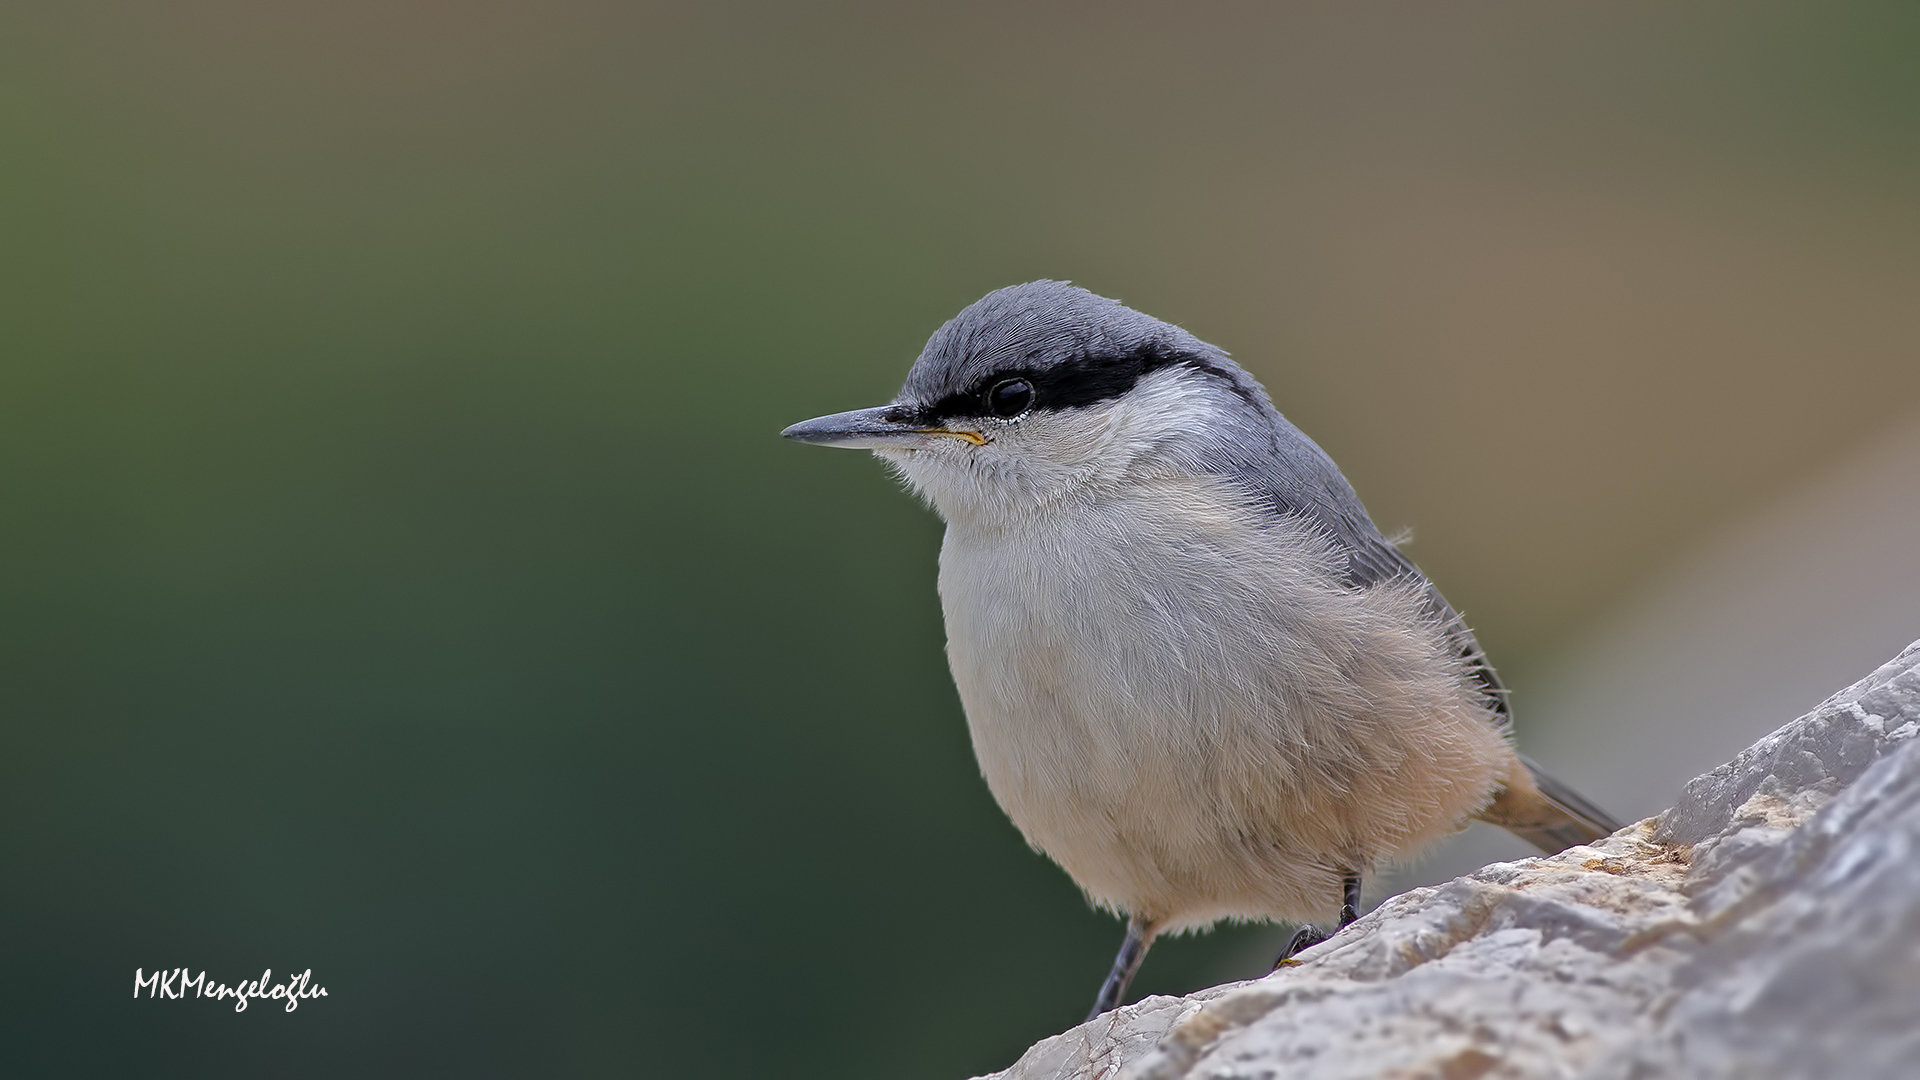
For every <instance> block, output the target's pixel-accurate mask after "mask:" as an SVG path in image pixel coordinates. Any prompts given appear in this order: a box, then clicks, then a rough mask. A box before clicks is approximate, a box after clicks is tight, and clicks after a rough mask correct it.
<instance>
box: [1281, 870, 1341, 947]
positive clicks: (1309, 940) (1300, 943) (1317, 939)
mask: <svg viewBox="0 0 1920 1080" xmlns="http://www.w3.org/2000/svg"><path fill="white" fill-rule="evenodd" d="M1359 917H1360V875H1359V874H1358V873H1357V872H1355V871H1352V870H1343V871H1341V872H1340V925H1339V926H1337V927H1334V930H1333V933H1332V934H1330V933H1328V932H1326V931H1324V930H1322V929H1320V928H1319V927H1317V926H1314V925H1313V924H1311V923H1309V924H1307V925H1306V926H1302V927H1301V928H1300V929H1298V930H1295V931H1294V932H1293V937H1292V938H1290V939H1288V941H1287V947H1286V948H1284V949H1282V950H1280V959H1278V960H1275V961H1274V962H1273V966H1274V967H1275V968H1280V967H1284V966H1286V965H1288V964H1292V963H1294V962H1295V961H1294V959H1293V958H1294V956H1295V955H1296V954H1298V953H1302V952H1305V951H1306V950H1308V949H1311V948H1313V947H1314V946H1315V945H1318V944H1320V943H1321V942H1323V941H1325V940H1327V939H1328V938H1330V937H1332V936H1333V934H1337V933H1339V932H1340V931H1342V930H1345V929H1346V928H1347V927H1348V926H1350V925H1352V924H1353V921H1354V920H1355V919H1358V918H1359Z"/></svg>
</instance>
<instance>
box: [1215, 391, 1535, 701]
mask: <svg viewBox="0 0 1920 1080" xmlns="http://www.w3.org/2000/svg"><path fill="white" fill-rule="evenodd" d="M1262 411H1264V412H1266V414H1267V415H1266V417H1264V418H1263V419H1265V420H1267V421H1268V423H1267V424H1265V425H1260V426H1266V427H1268V429H1269V430H1268V432H1267V433H1266V434H1267V437H1266V438H1264V439H1263V438H1260V435H1259V433H1256V432H1254V431H1243V432H1241V433H1240V435H1241V436H1242V438H1241V439H1240V440H1239V442H1238V445H1239V446H1240V447H1242V448H1245V447H1247V446H1249V445H1258V444H1259V443H1262V442H1264V443H1266V444H1267V446H1268V447H1269V448H1270V449H1271V451H1272V453H1270V454H1250V453H1244V452H1241V453H1230V454H1228V455H1226V456H1225V457H1224V458H1222V459H1220V460H1221V461H1222V463H1223V464H1224V466H1225V468H1224V469H1223V471H1224V472H1225V473H1226V475H1227V476H1228V478H1229V479H1231V480H1233V481H1234V482H1235V483H1237V484H1239V485H1240V486H1242V487H1244V488H1245V489H1247V490H1248V491H1249V492H1250V493H1252V494H1253V495H1254V496H1255V497H1256V498H1257V500H1258V502H1259V504H1260V505H1261V506H1262V507H1263V508H1265V509H1267V510H1269V511H1270V512H1271V513H1273V514H1274V515H1276V516H1285V517H1291V518H1298V519H1303V520H1306V521H1309V522H1311V523H1313V524H1314V525H1315V526H1317V527H1318V528H1320V529H1321V530H1323V531H1324V532H1325V533H1326V534H1327V536H1328V537H1329V538H1330V539H1331V540H1332V541H1333V542H1334V545H1335V546H1336V547H1337V548H1338V549H1339V550H1340V551H1341V552H1342V553H1343V554H1344V555H1345V556H1346V560H1347V566H1346V580H1347V583H1348V584H1349V585H1355V586H1365V585H1374V584H1378V583H1380V582H1384V581H1393V580H1404V579H1412V580H1414V581H1416V582H1418V583H1419V584H1420V587H1421V588H1422V589H1424V590H1425V591H1426V594H1427V609H1428V610H1429V611H1430V612H1432V614H1433V617H1434V618H1435V619H1437V620H1439V622H1440V623H1441V624H1442V625H1443V626H1445V627H1446V630H1447V634H1448V636H1449V637H1451V638H1452V639H1453V642H1454V644H1455V646H1456V647H1457V648H1458V649H1459V651H1460V655H1461V657H1462V658H1463V659H1465V660H1466V662H1467V664H1468V668H1469V670H1470V671H1471V673H1472V675H1473V678H1474V681H1475V682H1477V683H1478V684H1479V685H1480V688H1481V690H1482V692H1483V693H1484V694H1485V695H1486V700H1487V705H1488V707H1489V708H1491V709H1492V710H1493V711H1494V714H1495V716H1496V720H1497V722H1498V723H1499V725H1500V726H1501V727H1502V728H1506V727H1509V726H1511V724H1512V716H1511V713H1510V712H1509V711H1508V707H1507V688H1506V686H1505V685H1503V684H1502V683H1501V682H1500V676H1499V675H1498V674H1496V673H1495V672H1494V670H1493V665H1492V664H1490V663H1489V662H1488V661H1487V657H1486V653H1485V652H1484V651H1482V650H1481V648H1480V643H1479V642H1478V641H1476V640H1474V636H1473V632H1472V631H1471V630H1469V629H1467V624H1466V621H1465V620H1463V619H1462V618H1461V617H1460V614H1459V612H1457V611H1455V610H1454V609H1453V605H1451V604H1449V603H1447V598H1446V597H1444V596H1442V595H1440V590H1439V589H1437V588H1435V587H1434V585H1433V582H1431V581H1428V580H1427V576H1426V575H1425V574H1423V573H1421V572H1420V568H1419V567H1417V566H1415V565H1414V564H1413V561H1412V560H1410V559H1408V558H1407V557H1406V556H1405V555H1403V554H1401V552H1400V549H1399V548H1397V547H1394V546H1393V544H1392V543H1391V542H1389V541H1388V540H1387V538H1386V537H1385V536H1382V535H1381V534H1380V530H1379V528H1378V527H1376V526H1375V525H1374V523H1373V519H1372V518H1371V517H1369V516H1368V515H1367V510H1366V507H1364V506H1362V505H1361V503H1360V497H1359V496H1358V495H1356V494H1354V491H1353V486H1352V485H1351V484H1348V483H1347V478H1346V477H1345V476H1343V475H1341V473H1340V469H1339V467H1338V466H1336V465H1334V463H1333V459H1332V458H1330V457H1328V456H1327V454H1326V451H1324V450H1322V449H1320V447H1319V446H1318V445H1317V444H1315V443H1314V441H1313V440H1312V439H1309V438H1307V436H1306V435H1305V434H1304V433H1303V432H1301V431H1300V429H1299V428H1296V427H1294V426H1293V424H1291V423H1290V422H1288V420H1287V419H1286V418H1285V417H1284V416H1281V415H1280V414H1279V412H1278V411H1275V410H1273V408H1272V406H1271V405H1269V406H1267V407H1266V409H1264V410H1262ZM1250 426H1251V425H1250Z"/></svg>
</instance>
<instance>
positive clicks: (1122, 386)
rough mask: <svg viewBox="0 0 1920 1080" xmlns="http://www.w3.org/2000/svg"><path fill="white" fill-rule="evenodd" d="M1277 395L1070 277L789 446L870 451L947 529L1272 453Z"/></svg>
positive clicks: (1010, 307) (930, 347)
mask: <svg viewBox="0 0 1920 1080" xmlns="http://www.w3.org/2000/svg"><path fill="white" fill-rule="evenodd" d="M1272 409H1273V407H1272V405H1271V404H1269V403H1268V401H1267V397H1266V392H1265V391H1264V390H1262V389H1261V388H1260V385H1259V384H1258V383H1257V382H1255V381H1254V380H1253V377H1252V376H1250V375H1248V374H1247V373H1246V372H1245V371H1243V370H1241V368H1240V367H1239V366H1238V365H1236V364H1234V363H1233V361H1232V360H1229V359H1228V358H1227V355H1226V353H1224V352H1222V351H1221V350H1219V349H1217V348H1215V347H1214V346H1212V345H1208V344H1207V343H1205V342H1203V341H1201V340H1199V339H1198V338H1196V337H1194V336H1193V335H1191V334H1189V333H1187V332H1186V331H1184V330H1182V329H1180V328H1179V327H1176V326H1173V325H1171V324H1168V323H1164V322H1161V321H1160V320H1158V319H1155V318H1152V317H1150V316H1147V315H1143V314H1141V313H1140V312H1137V311H1134V310H1133V309H1131V308H1128V307H1126V306H1125V305H1122V304H1121V303H1119V302H1118V301H1115V300H1109V299H1107V298H1105V297H1102V296H1096V295H1094V294H1093V293H1090V292H1088V291H1087V290H1085V289H1081V288H1077V287H1075V286H1072V285H1068V284H1066V283H1064V282H1058V281H1035V282H1030V283H1028V284H1025V285H1015V286H1012V287H1009V288H1005V289H999V290H996V291H994V292H991V293H988V294H987V295H986V296H984V297H982V298H981V299H979V300H978V301H976V302H974V303H973V304H972V305H970V306H969V307H967V309H966V310H964V311H962V312H961V313H960V314H958V315H956V316H954V317H953V319H952V320H951V321H949V322H948V323H947V324H946V325H945V326H943V327H941V328H940V329H939V331H937V332H936V333H935V334H934V335H933V337H932V338H931V339H929V340H928V342H927V346H926V349H925V350H923V351H922V352H921V354H920V358H919V359H918V360H916V361H915V362H914V365H913V368H912V369H911V370H910V371H909V372H908V373H907V380H906V384H905V385H904V386H902V387H901V389H900V393H899V395H898V396H897V397H895V398H894V400H893V401H892V403H890V404H887V405H881V406H878V407H875V408H871V409H860V410H857V411H855V412H845V413H837V414H835V415H833V416H822V417H820V418H818V419H815V420H808V421H805V422H803V423H799V424H795V425H793V426H792V427H790V428H788V429H786V431H784V432H782V434H784V435H785V436H786V437H787V438H789V439H796V440H798V441H800V442H811V443H819V444H821V445H823V446H844V447H850V448H854V449H862V450H871V451H873V452H874V453H875V454H877V455H878V456H880V457H881V458H882V459H884V460H885V461H886V462H887V463H888V464H890V465H892V466H893V467H894V468H895V469H896V470H898V471H899V473H900V474H901V475H902V476H903V477H904V478H905V479H906V480H907V482H908V483H909V484H910V485H912V486H913V487H914V488H915V489H916V490H918V491H919V492H920V493H921V494H922V495H923V496H925V497H926V498H927V499H928V500H929V501H931V502H932V503H933V504H934V506H935V507H936V508H937V509H938V510H939V511H940V513H941V515H942V516H943V517H945V518H946V519H947V520H949V521H961V520H969V521H972V520H997V519H1004V518H1006V517H1008V516H1010V515H1019V514H1022V513H1027V512H1035V511H1040V510H1043V509H1044V508H1046V507H1048V506H1050V505H1052V504H1053V503H1055V502H1057V501H1059V500H1061V499H1066V498H1072V497H1074V496H1075V495H1077V494H1078V495H1085V494H1097V493H1098V492H1099V491H1101V490H1102V489H1103V488H1106V487H1109V486H1111V485H1118V484H1124V483H1128V482H1134V481H1138V480H1141V479H1145V478H1149V477H1151V476H1154V475H1164V474H1166V473H1168V472H1179V471H1186V472H1198V471H1216V470H1213V469H1209V468H1208V465H1209V464H1210V462H1209V457H1210V456H1215V457H1217V456H1223V455H1235V456H1237V455H1240V454H1244V453H1245V451H1246V449H1247V447H1248V445H1249V443H1248V440H1249V439H1250V438H1251V440H1252V443H1253V445H1255V446H1259V445H1264V444H1268V443H1269V442H1270V436H1268V434H1267V432H1266V430H1265V429H1266V428H1267V426H1268V425H1267V418H1268V417H1270V416H1271V415H1272Z"/></svg>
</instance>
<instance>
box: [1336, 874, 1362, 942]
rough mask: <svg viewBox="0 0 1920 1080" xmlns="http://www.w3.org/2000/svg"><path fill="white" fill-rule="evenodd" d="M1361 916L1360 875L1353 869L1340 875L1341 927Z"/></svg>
mask: <svg viewBox="0 0 1920 1080" xmlns="http://www.w3.org/2000/svg"><path fill="white" fill-rule="evenodd" d="M1359 917H1360V875H1359V874H1356V873H1354V872H1353V871H1351V870H1348V871H1346V872H1345V873H1343V874H1342V875H1341V876H1340V929H1342V930H1345V929H1346V928H1347V927H1349V926H1351V925H1353V920H1355V919H1357V918H1359Z"/></svg>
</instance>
